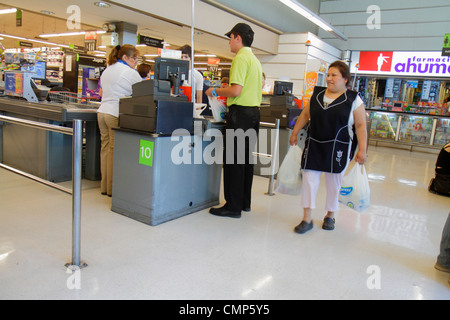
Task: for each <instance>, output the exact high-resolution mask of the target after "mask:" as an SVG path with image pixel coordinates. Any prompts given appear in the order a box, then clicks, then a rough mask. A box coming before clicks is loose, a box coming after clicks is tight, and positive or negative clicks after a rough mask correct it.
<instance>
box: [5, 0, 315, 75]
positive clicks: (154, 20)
mask: <svg viewBox="0 0 450 320" xmlns="http://www.w3.org/2000/svg"><path fill="white" fill-rule="evenodd" d="M96 1H97V0H78V1H76V5H77V6H78V7H79V8H80V9H81V30H86V31H88V30H102V26H103V24H104V23H107V22H117V21H125V22H129V23H132V24H134V25H137V26H138V33H140V34H142V35H146V36H149V37H154V38H158V39H163V40H164V41H165V42H167V43H169V44H170V48H172V49H177V48H179V47H180V46H182V45H184V44H186V43H188V44H190V43H191V27H190V26H187V25H184V24H182V23H179V22H175V21H171V20H168V19H167V18H166V17H162V16H156V15H155V14H154V13H152V12H147V11H141V10H136V9H134V8H131V7H127V6H124V5H123V4H122V3H120V2H118V1H104V2H107V3H109V4H110V5H111V6H110V7H109V8H100V7H98V6H95V5H94V2H96ZM149 1H150V0H149ZM153 1H155V0H153ZM158 1H160V0H158ZM186 1H187V0H186ZM202 1H203V0H202ZM204 2H207V3H212V4H213V5H216V6H217V5H221V6H226V7H225V9H224V10H229V11H228V12H232V13H233V14H234V15H238V16H240V17H243V18H250V19H255V20H256V21H255V20H252V22H256V23H259V24H260V25H261V26H263V27H265V28H273V29H274V30H275V32H278V33H279V34H281V33H284V32H305V31H311V32H315V31H316V29H315V26H314V25H313V24H312V23H310V22H309V21H308V20H306V19H304V18H302V17H300V16H299V15H298V14H296V13H295V12H293V11H292V10H290V9H289V8H287V7H286V6H285V5H283V4H282V3H280V2H279V1H277V0H245V1H242V0H215V1H210V0H207V1H204ZM73 3H74V1H72V0H46V1H35V0H2V3H0V9H4V8H19V9H22V10H23V14H22V26H20V27H16V15H15V14H14V13H10V14H3V15H0V33H2V34H9V35H15V36H21V37H24V38H27V39H34V40H43V41H50V42H55V43H58V44H74V45H79V46H84V36H70V37H64V38H63V37H57V38H56V37H55V38H46V39H43V38H40V37H39V35H41V34H49V33H61V32H69V31H73V30H69V29H68V27H67V20H68V18H69V19H70V16H71V14H73V11H68V8H69V6H71V5H72V4H73ZM302 3H305V4H306V5H309V6H310V7H311V9H312V10H316V11H318V8H319V4H320V1H319V0H306V1H305V0H304V1H302ZM169 9H170V8H168V10H169ZM222 9H223V8H222ZM44 10H46V11H50V12H52V14H51V15H49V14H45V13H42V12H43V11H44ZM267 12H270V14H267ZM188 14H189V15H191V13H190V12H189V13H188ZM194 39H195V41H194V44H195V51H196V52H197V53H204V54H215V55H217V56H218V57H220V58H221V62H229V61H231V59H232V58H233V54H232V53H231V52H230V51H229V46H228V40H227V38H226V37H225V36H217V35H214V34H213V33H209V32H208V30H196V33H195V35H194ZM0 42H2V43H3V45H4V46H5V47H6V48H11V47H17V45H18V40H17V39H10V38H4V39H3V40H0ZM42 45H44V44H42V43H38V42H35V43H34V46H35V47H38V46H42ZM99 50H105V49H99ZM139 50H140V52H141V53H142V54H143V55H144V54H157V49H156V48H152V47H139ZM256 53H259V54H264V52H256ZM147 59H152V58H151V57H147ZM195 61H196V62H205V58H198V57H196V58H195ZM197 67H198V66H197Z"/></svg>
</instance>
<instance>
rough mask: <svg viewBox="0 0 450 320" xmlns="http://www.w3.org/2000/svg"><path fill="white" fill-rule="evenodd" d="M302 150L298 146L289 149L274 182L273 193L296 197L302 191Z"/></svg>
mask: <svg viewBox="0 0 450 320" xmlns="http://www.w3.org/2000/svg"><path fill="white" fill-rule="evenodd" d="M301 161H302V149H300V147H299V146H298V145H295V146H291V147H289V150H288V153H287V154H286V156H285V157H284V160H283V163H282V164H281V166H280V169H279V170H278V174H277V181H276V182H275V192H279V193H283V194H289V195H293V196H297V195H299V194H300V192H301V190H302V175H301V170H300V167H301Z"/></svg>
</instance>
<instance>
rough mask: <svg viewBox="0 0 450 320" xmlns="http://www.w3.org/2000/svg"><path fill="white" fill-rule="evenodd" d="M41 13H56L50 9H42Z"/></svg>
mask: <svg viewBox="0 0 450 320" xmlns="http://www.w3.org/2000/svg"><path fill="white" fill-rule="evenodd" d="M41 13H44V14H48V15H52V14H55V13H54V12H53V11H48V10H41Z"/></svg>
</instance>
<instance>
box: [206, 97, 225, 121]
mask: <svg viewBox="0 0 450 320" xmlns="http://www.w3.org/2000/svg"><path fill="white" fill-rule="evenodd" d="M208 101H209V105H210V106H211V111H212V114H213V117H214V121H215V122H224V121H225V114H226V113H227V106H226V104H224V103H223V101H221V100H218V99H217V97H213V98H211V97H208Z"/></svg>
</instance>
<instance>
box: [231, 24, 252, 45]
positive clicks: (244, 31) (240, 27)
mask: <svg viewBox="0 0 450 320" xmlns="http://www.w3.org/2000/svg"><path fill="white" fill-rule="evenodd" d="M225 35H226V36H227V37H230V35H234V36H235V37H236V36H241V38H242V44H243V45H244V46H246V47H250V46H251V45H252V43H253V37H254V36H255V33H254V32H253V30H252V28H251V27H250V26H249V25H248V24H246V23H238V24H236V25H235V26H234V27H233V29H231V31H230V32H228V33H227V34H225Z"/></svg>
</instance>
